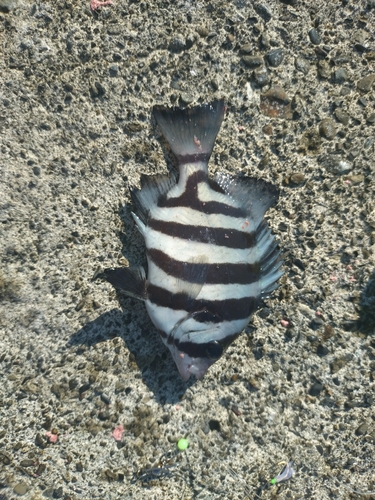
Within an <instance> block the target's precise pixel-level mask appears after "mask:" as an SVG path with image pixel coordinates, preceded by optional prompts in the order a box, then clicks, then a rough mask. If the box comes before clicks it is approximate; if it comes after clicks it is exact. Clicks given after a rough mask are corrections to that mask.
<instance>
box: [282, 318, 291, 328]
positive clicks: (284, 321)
mask: <svg viewBox="0 0 375 500" xmlns="http://www.w3.org/2000/svg"><path fill="white" fill-rule="evenodd" d="M280 323H281V326H283V327H284V328H287V327H288V326H289V321H288V320H286V319H282V320H281V321H280Z"/></svg>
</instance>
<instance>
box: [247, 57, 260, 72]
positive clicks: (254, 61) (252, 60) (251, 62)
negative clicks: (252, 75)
mask: <svg viewBox="0 0 375 500" xmlns="http://www.w3.org/2000/svg"><path fill="white" fill-rule="evenodd" d="M242 61H243V62H244V64H245V65H246V66H248V67H249V68H253V69H254V68H259V67H260V66H262V65H263V58H262V57H261V56H243V57H242Z"/></svg>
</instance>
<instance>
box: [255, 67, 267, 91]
mask: <svg viewBox="0 0 375 500" xmlns="http://www.w3.org/2000/svg"><path fill="white" fill-rule="evenodd" d="M253 77H254V80H255V83H256V84H257V85H259V87H264V86H265V85H267V84H268V83H269V81H270V76H269V74H268V71H267V69H266V68H259V69H258V70H256V71H254V73H253Z"/></svg>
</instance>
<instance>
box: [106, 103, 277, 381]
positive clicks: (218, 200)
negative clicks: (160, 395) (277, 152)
mask: <svg viewBox="0 0 375 500" xmlns="http://www.w3.org/2000/svg"><path fill="white" fill-rule="evenodd" d="M224 112H225V106H224V102H223V101H214V102H213V103H211V104H204V105H200V106H196V107H193V108H190V109H179V108H171V109H168V108H165V107H161V106H155V107H154V108H153V115H154V118H155V120H156V122H157V124H158V126H159V127H160V129H161V131H162V133H163V135H164V137H165V138H166V140H167V141H168V143H169V145H170V147H171V149H172V151H173V153H174V154H175V156H176V158H177V161H178V166H179V177H178V181H177V180H176V177H175V176H173V175H172V176H169V177H168V176H166V175H165V176H164V175H156V176H145V175H143V176H142V177H141V189H140V190H139V189H137V188H134V187H133V188H131V196H132V200H133V202H134V205H135V207H136V212H137V215H136V214H135V213H133V214H132V215H133V218H134V220H135V223H136V225H137V227H138V229H139V231H140V232H141V234H142V235H143V237H144V239H145V244H146V249H147V264H148V276H147V278H146V274H145V271H144V269H143V268H141V267H133V268H132V267H127V268H117V269H105V270H104V271H103V272H102V273H101V274H100V277H102V278H104V279H106V280H107V281H109V282H110V283H111V284H112V285H113V286H114V287H116V288H118V289H120V290H122V291H123V292H124V293H125V294H127V295H130V296H132V297H136V298H138V299H141V300H143V301H144V302H145V304H146V309H147V311H148V314H149V316H150V318H151V320H152V322H153V323H154V325H155V326H156V328H157V329H158V330H159V333H160V336H161V338H162V340H163V342H164V343H165V345H167V346H168V348H169V349H170V351H171V353H172V356H173V359H174V361H175V363H176V365H177V368H178V370H179V372H180V374H181V376H182V378H183V379H184V380H188V379H189V377H190V375H195V376H196V377H197V378H202V377H203V376H204V374H205V373H206V372H207V370H208V368H209V367H210V366H211V365H212V364H213V363H214V362H215V361H217V360H218V359H219V358H220V357H221V356H222V354H223V353H224V351H225V350H226V348H227V347H228V346H229V345H230V344H231V343H232V342H233V341H234V340H235V339H236V338H237V336H238V335H239V334H240V333H241V331H242V330H243V329H244V328H245V326H246V325H247V323H248V322H249V319H250V317H251V315H252V314H253V313H254V311H255V310H256V309H257V307H258V306H259V304H260V301H261V299H262V298H265V297H266V296H268V295H269V293H270V292H271V291H272V290H274V289H275V288H276V287H277V285H276V281H277V280H278V279H279V278H280V276H281V274H282V271H281V270H280V266H281V262H280V260H279V250H278V248H277V245H276V242H275V239H274V236H272V234H271V231H270V229H269V228H268V226H267V224H266V223H265V221H264V220H263V217H264V214H265V212H266V210H267V209H268V208H269V207H270V206H271V205H272V204H273V203H275V202H276V200H277V197H278V190H277V189H276V188H275V186H273V185H272V184H270V183H268V182H265V181H263V180H259V179H255V178H248V177H243V178H235V177H232V176H230V175H228V174H226V173H217V174H215V176H214V177H213V179H212V178H210V177H209V175H208V160H209V158H210V156H211V153H212V150H213V147H214V142H215V139H216V135H217V134H218V132H219V129H220V126H221V123H222V120H223V117H224Z"/></svg>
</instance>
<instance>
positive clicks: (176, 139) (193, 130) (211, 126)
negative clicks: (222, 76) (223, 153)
mask: <svg viewBox="0 0 375 500" xmlns="http://www.w3.org/2000/svg"><path fill="white" fill-rule="evenodd" d="M224 111H225V106H224V101H214V102H212V103H210V104H202V105H200V106H195V107H193V108H189V109H179V108H172V109H168V108H165V107H164V106H154V108H153V115H154V118H155V120H156V123H157V124H158V125H159V127H160V129H161V131H162V133H163V135H164V137H165V138H166V139H167V141H168V143H169V145H170V147H171V149H172V151H173V153H174V154H175V155H176V157H177V160H178V162H179V164H186V163H196V162H203V163H208V160H209V158H210V156H211V153H212V149H213V147H214V143H215V139H216V136H217V134H218V132H219V129H220V126H221V123H222V121H223V118H224Z"/></svg>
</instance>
